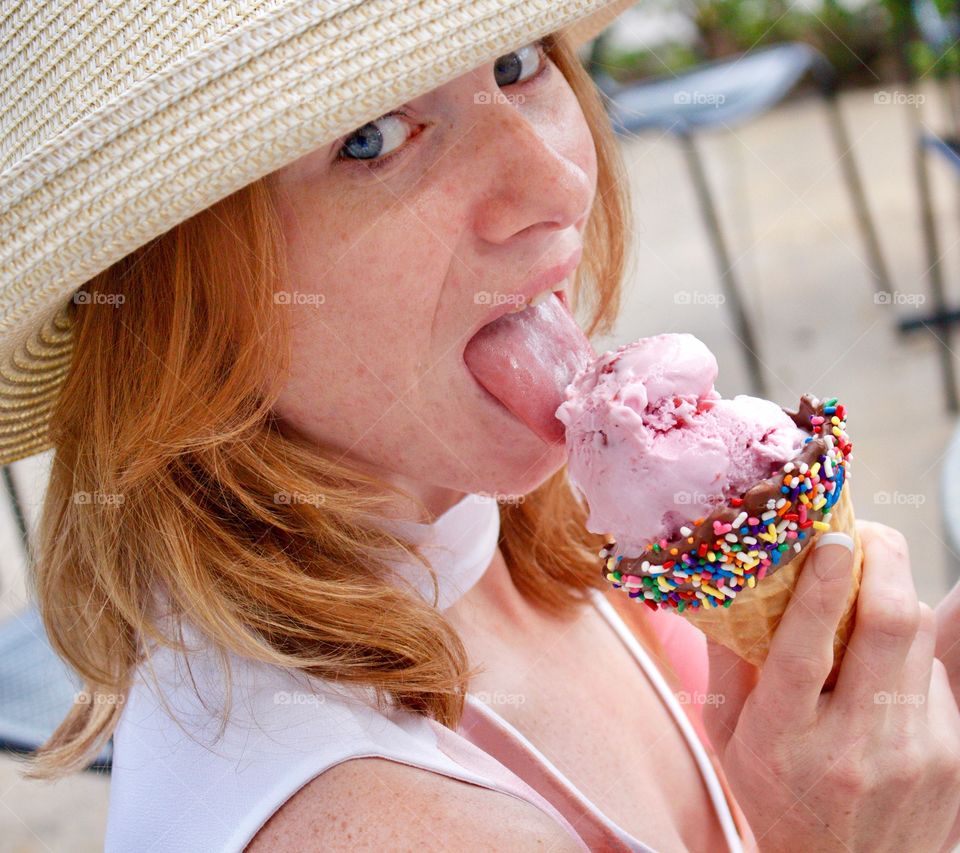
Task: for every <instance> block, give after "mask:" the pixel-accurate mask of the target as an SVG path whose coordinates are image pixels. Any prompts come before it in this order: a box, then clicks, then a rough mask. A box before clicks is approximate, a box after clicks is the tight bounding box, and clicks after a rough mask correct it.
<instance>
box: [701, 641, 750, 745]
mask: <svg viewBox="0 0 960 853" xmlns="http://www.w3.org/2000/svg"><path fill="white" fill-rule="evenodd" d="M707 657H708V659H709V663H710V680H709V687H708V688H707V692H708V693H709V695H710V697H711V699H712V700H713V701H710V702H707V703H706V707H705V708H704V711H703V723H704V726H705V727H706V729H707V734H708V736H709V737H710V741H711V743H712V744H713V747H714V749H715V750H716V751H717V752H718V753H722V751H723V750H724V749H725V748H726V745H727V743H728V742H729V740H730V738H731V737H733V733H734V731H735V730H736V728H737V721H738V720H739V719H740V712H741V711H742V710H743V706H744V703H746V701H747V697H748V696H749V695H750V694H751V692H753V688H754V686H755V685H756V683H757V676H758V673H759V670H758V669H757V668H756V667H755V666H753V664H750V663H747V662H746V661H745V660H743V658H740V657H737V655H735V654H734V653H733V652H732V651H730V649H728V648H727V647H726V646H722V645H720V643H717V642H715V641H714V640H713V639H712V638H711V637H709V636H708V637H707ZM720 696H722V697H723V699H722V700H720V699H719V698H718V697H720Z"/></svg>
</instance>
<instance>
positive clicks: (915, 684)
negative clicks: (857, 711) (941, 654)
mask: <svg viewBox="0 0 960 853" xmlns="http://www.w3.org/2000/svg"><path fill="white" fill-rule="evenodd" d="M919 607H920V624H919V627H918V628H917V635H916V636H915V637H914V638H913V644H912V645H911V646H910V650H909V651H908V652H907V657H906V659H905V660H904V662H903V669H901V671H900V682H899V685H898V688H897V691H896V692H895V693H888V692H886V691H879V692H877V693H875V694H874V697H873V699H874V702H875V703H876V704H878V705H887V706H888V709H887V710H888V712H889V711H892V712H893V713H894V714H895V716H898V717H901V718H903V719H904V720H907V721H909V720H914V721H916V720H917V719H918V718H922V719H923V721H924V724H926V716H927V705H926V702H927V695H928V694H929V693H930V674H931V672H932V670H933V650H934V648H935V647H936V645H937V619H936V616H934V613H933V610H932V609H931V608H930V607H929V606H927V605H926V604H924V603H923V602H920V605H919ZM918 712H919V713H918ZM910 728H911V730H915V729H916V726H915V725H914V726H912V727H910Z"/></svg>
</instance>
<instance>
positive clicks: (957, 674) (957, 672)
mask: <svg viewBox="0 0 960 853" xmlns="http://www.w3.org/2000/svg"><path fill="white" fill-rule="evenodd" d="M936 614H937V652H936V654H937V657H938V658H940V660H942V661H943V665H944V666H945V667H946V668H947V674H948V675H949V676H950V683H951V685H952V686H953V692H954V693H955V694H956V695H957V696H958V697H960V583H957V584H956V585H955V586H954V587H953V589H952V590H950V592H949V593H948V594H947V597H946V598H944V599H943V601H941V602H940V603H939V604H938V605H937V610H936Z"/></svg>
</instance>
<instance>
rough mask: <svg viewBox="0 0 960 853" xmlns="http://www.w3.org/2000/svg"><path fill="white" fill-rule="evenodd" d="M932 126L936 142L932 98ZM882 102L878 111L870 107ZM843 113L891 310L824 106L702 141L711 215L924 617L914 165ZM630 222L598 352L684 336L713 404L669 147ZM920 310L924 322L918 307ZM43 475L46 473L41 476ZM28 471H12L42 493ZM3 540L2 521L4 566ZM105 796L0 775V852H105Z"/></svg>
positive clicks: (712, 279) (771, 355) (693, 268)
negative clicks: (862, 235) (890, 530)
mask: <svg viewBox="0 0 960 853" xmlns="http://www.w3.org/2000/svg"><path fill="white" fill-rule="evenodd" d="M925 92H926V94H927V97H928V103H927V104H925V105H924V114H925V117H926V118H925V120H926V121H927V122H928V124H930V126H931V127H935V126H937V120H936V112H935V109H934V107H935V106H936V103H935V101H934V98H933V94H934V93H933V92H932V91H931V90H925ZM881 100H882V99H881ZM888 100H890V101H891V103H877V102H876V101H875V99H874V95H873V93H872V92H858V93H855V94H851V95H846V96H844V97H843V100H842V106H843V111H844V115H845V116H846V117H847V119H848V121H849V124H850V126H851V128H852V137H853V139H854V147H855V151H856V157H857V162H858V163H859V165H860V167H861V169H862V173H863V175H864V176H865V177H866V179H867V182H868V195H869V200H870V202H871V204H872V206H873V209H874V211H875V213H876V215H877V218H878V221H879V226H880V232H881V237H882V240H883V243H884V246H885V248H886V251H887V257H888V261H889V264H890V266H891V269H892V272H893V276H894V294H893V295H892V296H891V297H890V300H889V303H888V304H884V303H882V302H881V303H878V301H876V300H875V298H874V290H873V285H872V283H871V280H870V278H869V275H868V271H867V269H866V267H865V266H864V262H863V250H862V248H861V244H860V242H859V240H858V236H857V233H856V231H855V230H854V228H853V220H852V216H851V212H850V208H849V204H848V200H847V197H846V196H845V194H844V192H843V188H842V184H841V182H840V176H839V173H838V171H837V168H836V157H835V155H834V153H833V151H832V149H831V147H830V138H829V136H828V132H827V125H826V123H825V120H824V116H823V113H822V108H821V106H820V105H819V104H818V103H817V102H816V101H803V102H799V103H794V104H791V105H789V106H788V107H786V108H783V109H781V110H778V111H777V112H775V113H773V114H771V115H769V116H767V117H766V118H764V119H762V120H760V121H757V122H755V123H753V124H751V125H749V126H746V127H743V128H737V129H735V130H733V131H731V132H728V133H724V134H717V135H713V136H711V137H709V138H707V139H704V140H703V150H704V152H705V156H706V163H707V170H708V174H709V177H710V180H711V182H712V183H713V185H714V186H715V188H716V189H717V192H718V194H719V196H720V199H721V208H722V219H723V222H724V223H725V225H726V226H727V228H728V232H729V236H730V241H731V244H732V247H733V250H734V256H735V257H736V258H737V262H736V266H735V269H736V271H737V272H738V273H739V275H740V276H741V278H742V280H743V283H744V288H745V291H746V293H747V295H748V298H749V302H750V305H751V311H752V312H753V315H754V316H755V318H756V321H757V324H758V328H760V329H762V330H763V334H762V337H761V355H762V358H763V361H764V362H765V364H766V365H767V367H768V372H769V376H770V380H771V390H770V394H769V396H770V397H771V399H774V400H775V401H776V402H778V403H780V404H782V405H794V404H795V403H796V401H797V399H798V398H799V395H800V394H801V393H803V392H805V391H811V392H813V393H816V394H818V395H820V396H837V397H840V398H841V399H842V400H844V401H845V402H846V404H847V406H848V408H849V412H850V414H849V430H850V433H851V435H852V436H853V440H854V444H855V451H854V463H853V465H854V467H853V471H854V475H853V478H852V480H851V485H852V488H853V494H854V497H855V500H856V504H857V507H858V510H859V515H860V516H861V517H864V518H872V519H875V520H878V521H882V522H884V523H887V524H891V525H894V526H896V527H899V528H900V529H901V530H902V531H903V532H904V533H905V534H906V535H907V537H908V539H909V541H910V547H911V556H912V562H913V568H914V573H915V576H916V584H917V587H918V589H919V591H920V595H921V598H923V599H924V600H926V601H927V602H929V603H931V604H935V603H936V602H937V601H938V600H939V599H940V598H941V597H942V595H943V594H944V592H945V591H946V589H947V588H948V578H949V574H948V566H950V565H951V560H950V559H948V551H947V547H946V544H945V541H946V536H945V533H944V530H943V528H942V524H941V517H940V502H939V500H938V493H939V482H940V476H941V469H942V462H943V453H944V450H945V447H946V442H947V440H948V438H949V436H950V435H951V433H952V431H953V428H954V424H953V422H952V420H951V419H950V418H948V417H947V415H946V414H945V409H944V405H943V395H942V392H941V390H940V384H939V381H940V380H939V373H938V368H937V362H936V358H935V349H934V346H933V343H932V339H931V338H929V337H928V336H917V337H915V338H910V339H908V340H902V339H900V338H898V337H897V335H896V334H895V332H894V328H893V327H894V322H895V318H896V317H897V316H901V315H903V316H906V315H909V314H910V313H911V312H915V311H916V310H917V307H916V305H915V304H914V303H915V302H916V301H917V300H918V299H919V297H921V296H922V295H924V294H926V293H927V283H926V281H925V279H924V270H925V264H924V262H923V259H922V252H921V248H920V246H921V244H920V235H919V230H918V226H917V205H916V197H915V194H914V186H913V182H912V172H911V161H910V154H909V151H910V148H909V143H910V139H911V136H910V125H909V122H908V121H907V118H908V115H909V114H908V111H909V110H911V109H915V107H913V106H911V105H910V104H909V103H905V99H903V98H898V97H896V96H894V97H891V98H890V99H888ZM625 152H626V157H627V161H628V164H629V168H630V178H631V182H632V185H633V192H634V199H635V208H636V215H637V232H636V251H635V255H634V263H633V271H632V273H631V277H630V283H629V285H628V288H627V293H628V295H627V299H626V301H625V304H624V312H623V321H622V323H621V324H620V327H619V328H618V330H617V333H616V334H615V335H614V336H612V337H611V338H610V339H608V340H607V341H600V342H598V346H600V347H601V348H608V347H612V346H615V345H617V344H619V343H623V342H625V341H628V340H632V339H633V338H636V337H639V336H641V335H649V334H654V333H657V332H660V331H681V330H682V331H690V332H693V333H694V334H696V335H698V336H699V337H701V338H702V339H703V340H704V341H705V342H706V343H707V344H708V345H709V346H710V348H711V349H712V350H713V351H714V352H715V353H716V355H717V358H718V360H719V362H720V368H721V376H720V380H719V389H720V391H721V392H722V393H723V394H724V395H726V396H729V395H733V394H737V393H744V392H746V391H747V385H746V374H745V372H744V369H743V366H742V361H741V358H740V354H739V350H738V348H737V345H736V340H735V339H734V337H733V336H732V334H731V332H730V319H729V316H728V313H727V311H726V308H725V306H724V305H722V304H720V305H718V304H717V301H716V299H715V297H716V295H717V294H719V293H720V290H719V287H718V284H717V276H716V273H715V270H714V267H713V265H712V262H711V256H710V254H709V252H708V250H707V244H706V241H705V239H704V233H703V230H702V227H701V223H700V219H699V215H698V211H697V208H696V205H695V202H694V197H693V194H692V191H691V187H690V183H689V181H688V180H687V176H686V174H685V172H684V168H683V161H682V159H681V157H680V153H679V150H678V149H677V147H676V145H675V143H674V142H673V141H672V140H669V139H658V138H656V137H650V136H648V137H644V138H642V139H637V140H632V141H630V142H628V143H626V144H625ZM934 175H935V178H936V183H937V187H936V189H937V208H938V211H939V214H940V218H941V221H942V222H943V224H944V229H943V236H944V244H943V245H944V248H945V249H946V251H945V253H944V255H945V257H944V263H945V264H946V268H947V273H948V280H952V281H956V278H957V267H958V263H960V260H958V254H960V253H958V250H957V239H958V237H960V229H958V224H960V223H958V220H957V215H956V214H957V207H956V202H957V195H956V193H955V190H954V185H953V184H952V182H951V181H950V179H949V175H948V174H947V173H946V170H945V169H943V168H940V169H936V170H935V172H934ZM922 307H923V306H921V308H922ZM44 461H45V460H44V458H43V457H41V458H40V460H39V465H42V464H43V462H44ZM39 470H40V469H39V468H38V463H37V462H31V463H27V464H25V465H22V466H20V470H19V471H18V473H19V474H21V475H23V477H24V478H25V480H24V481H26V479H28V478H37V479H36V482H37V483H38V489H39V484H40V483H41V482H42V478H40V476H39V474H38V471H39ZM11 534H12V528H11V527H10V525H9V520H8V519H5V518H0V545H2V547H3V553H4V554H5V555H9V554H10V553H11V547H10V545H9V542H10V541H12V540H11V538H10V537H11ZM0 571H5V572H6V577H3V578H2V581H3V587H2V588H3V589H4V590H6V594H5V595H4V596H3V597H2V598H0V615H4V614H6V613H8V612H10V610H11V609H12V608H14V607H15V606H17V604H18V603H19V602H21V601H22V600H23V586H22V578H20V577H19V568H18V567H17V566H16V565H15V561H11V560H9V559H7V560H6V561H5V564H4V566H3V567H2V568H0ZM107 791H108V786H107V781H106V780H105V779H103V778H97V777H95V776H93V775H92V774H85V775H81V776H77V777H74V778H71V779H67V780H64V781H62V782H60V783H58V784H57V785H55V786H52V787H51V786H47V785H44V784H38V783H27V782H23V781H21V780H20V779H19V776H18V775H17V773H16V767H15V765H14V763H13V762H12V761H11V760H10V759H0V853H3V851H19V853H33V851H61V850H62V851H68V850H69V851H84V850H96V849H100V848H101V846H102V839H103V826H104V821H105V816H106V803H107Z"/></svg>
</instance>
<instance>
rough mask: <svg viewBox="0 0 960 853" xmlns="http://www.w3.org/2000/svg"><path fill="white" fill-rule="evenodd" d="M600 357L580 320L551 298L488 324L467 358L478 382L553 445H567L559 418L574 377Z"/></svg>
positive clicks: (474, 339)
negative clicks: (568, 387) (561, 443)
mask: <svg viewBox="0 0 960 853" xmlns="http://www.w3.org/2000/svg"><path fill="white" fill-rule="evenodd" d="M595 357H596V353H595V352H594V351H593V347H592V346H590V342H589V341H588V340H587V338H586V336H585V335H584V334H583V331H582V330H581V329H580V327H579V326H578V325H577V322H576V320H574V319H573V317H572V316H571V314H570V312H569V311H568V310H567V307H566V306H565V305H564V304H563V303H561V302H560V300H559V299H558V298H557V297H556V296H554V295H552V294H551V295H550V296H549V297H548V298H547V299H545V300H544V301H543V302H541V303H540V304H539V305H535V306H532V307H528V308H527V309H526V310H524V311H519V312H516V313H513V314H504V315H503V316H502V317H499V318H497V319H496V320H494V321H493V322H492V323H488V324H487V325H486V326H484V327H483V328H482V329H481V330H480V331H479V332H477V334H475V335H474V336H473V337H472V338H471V339H470V340H469V341H468V343H467V347H466V349H465V350H464V353H463V359H464V361H465V362H466V363H467V367H468V368H470V371H471V373H473V375H474V376H475V377H476V379H477V381H478V382H479V383H480V384H481V385H482V386H483V387H484V388H486V389H487V391H489V392H490V393H491V394H493V396H494V397H496V398H497V399H498V400H499V401H500V402H501V403H503V405H504V406H506V408H508V409H509V410H510V411H511V412H512V413H513V414H514V415H515V416H516V417H517V418H518V419H519V420H521V421H522V422H523V423H525V424H526V425H527V426H528V427H530V429H531V430H533V431H534V432H535V433H536V434H537V435H539V436H540V437H541V438H542V439H543V440H544V441H546V442H548V443H556V442H561V441H563V440H564V425H563V423H562V422H561V421H559V420H558V419H557V418H556V416H555V414H554V413H555V412H556V410H557V408H558V407H559V406H560V404H561V403H563V401H564V397H563V392H564V389H565V388H566V387H567V385H568V384H569V383H570V381H571V380H572V379H573V376H574V374H575V373H576V372H577V371H578V370H579V369H580V368H582V367H584V366H585V365H586V364H587V363H588V362H590V361H592V360H593V359H594V358H595Z"/></svg>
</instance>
